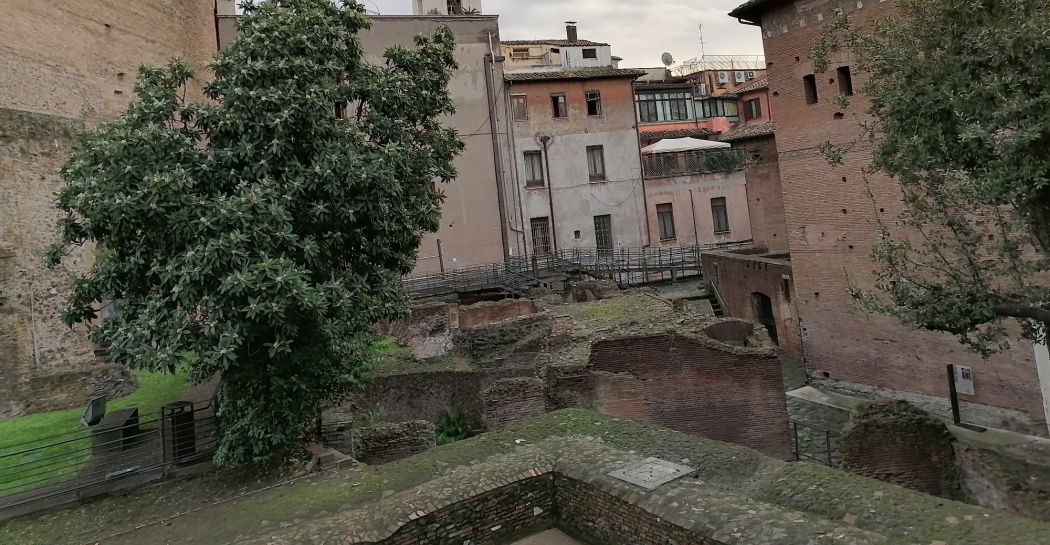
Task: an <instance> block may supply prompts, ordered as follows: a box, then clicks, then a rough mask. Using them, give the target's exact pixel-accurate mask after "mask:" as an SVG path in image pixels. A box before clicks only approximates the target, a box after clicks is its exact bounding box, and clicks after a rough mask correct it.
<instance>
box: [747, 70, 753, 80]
mask: <svg viewBox="0 0 1050 545" xmlns="http://www.w3.org/2000/svg"><path fill="white" fill-rule="evenodd" d="M747 79H755V71H754V70H748V71H747Z"/></svg>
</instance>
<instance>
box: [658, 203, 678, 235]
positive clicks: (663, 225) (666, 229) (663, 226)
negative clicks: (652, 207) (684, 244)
mask: <svg viewBox="0 0 1050 545" xmlns="http://www.w3.org/2000/svg"><path fill="white" fill-rule="evenodd" d="M656 219H657V222H659V224H660V240H671V239H673V238H675V233H674V210H672V208H671V203H667V204H658V205H656Z"/></svg>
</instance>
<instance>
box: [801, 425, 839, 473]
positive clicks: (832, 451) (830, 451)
mask: <svg viewBox="0 0 1050 545" xmlns="http://www.w3.org/2000/svg"><path fill="white" fill-rule="evenodd" d="M840 436H841V434H840V433H838V432H834V431H831V430H825V429H822V428H817V427H815V426H808V425H806V424H801V423H799V422H794V421H792V422H791V443H792V446H793V447H794V451H795V460H799V461H801V460H807V461H810V462H816V463H818V464H823V465H826V466H829V467H838V466H839V464H840V463H841V462H842V455H841V454H840V451H839V437H840Z"/></svg>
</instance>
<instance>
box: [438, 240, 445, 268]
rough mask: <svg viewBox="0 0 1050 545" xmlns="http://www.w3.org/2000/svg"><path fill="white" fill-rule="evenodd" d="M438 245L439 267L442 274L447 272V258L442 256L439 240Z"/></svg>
mask: <svg viewBox="0 0 1050 545" xmlns="http://www.w3.org/2000/svg"><path fill="white" fill-rule="evenodd" d="M437 243H438V266H439V267H441V272H445V256H443V255H442V254H441V239H440V238H439V239H437Z"/></svg>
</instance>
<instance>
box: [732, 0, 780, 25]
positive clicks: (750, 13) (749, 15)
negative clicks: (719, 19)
mask: <svg viewBox="0 0 1050 545" xmlns="http://www.w3.org/2000/svg"><path fill="white" fill-rule="evenodd" d="M775 1H776V0H748V1H747V2H744V3H743V4H740V5H739V6H737V7H736V8H734V9H733V11H731V12H729V16H730V17H735V18H737V19H743V20H745V21H751V22H752V23H757V22H759V20H760V19H761V18H762V17H761V16H762V12H763V11H765V10H764V9H762V8H764V7H766V5H767V4H772V3H773V2H775Z"/></svg>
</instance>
